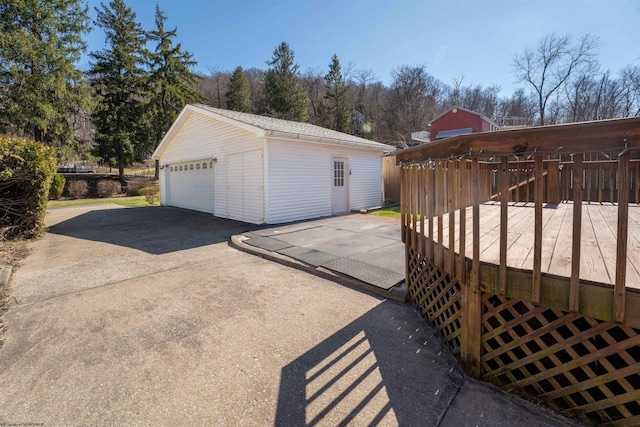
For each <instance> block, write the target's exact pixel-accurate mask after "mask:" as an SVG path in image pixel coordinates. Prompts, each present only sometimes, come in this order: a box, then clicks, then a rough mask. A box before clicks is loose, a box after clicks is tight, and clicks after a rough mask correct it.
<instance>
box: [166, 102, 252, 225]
mask: <svg viewBox="0 0 640 427" xmlns="http://www.w3.org/2000/svg"><path fill="white" fill-rule="evenodd" d="M263 145H264V140H263V139H261V138H258V137H257V136H256V135H255V134H253V133H251V132H248V131H246V130H244V129H240V128H237V127H235V126H231V125H229V124H226V123H223V122H220V121H218V120H215V119H213V118H210V117H207V116H205V115H202V114H198V113H194V112H191V113H190V115H189V116H188V117H187V118H186V120H185V122H184V123H183V124H182V126H181V127H180V129H179V131H178V132H177V134H176V135H175V137H174V138H173V140H172V141H171V144H169V146H168V147H167V149H166V150H165V151H164V152H163V153H162V157H161V159H160V164H161V165H165V167H167V168H168V167H171V166H172V165H178V164H180V163H184V162H186V161H192V160H196V159H213V158H215V159H216V161H215V162H214V163H213V175H214V176H213V186H214V187H213V197H214V203H213V206H214V212H213V214H214V215H216V216H219V217H222V218H234V219H240V218H238V217H237V216H235V215H234V214H231V211H234V209H235V210H236V211H237V209H238V207H237V202H236V201H235V199H234V196H231V203H232V206H231V209H230V208H229V202H228V201H229V197H228V194H229V191H236V189H234V188H230V187H233V181H231V183H230V181H228V180H227V175H228V164H227V159H228V158H229V157H230V156H232V155H234V154H237V153H242V152H247V151H255V150H256V149H262V147H263ZM240 158H241V157H240ZM261 170H262V171H264V167H262V168H261ZM234 172H235V173H238V172H239V173H241V170H240V171H231V175H233V174H234ZM166 181H167V180H165V182H161V187H163V186H164V188H163V190H162V193H165V194H166V195H167V196H168V193H167V189H169V188H170V187H171V182H166ZM239 190H240V191H241V189H239ZM169 191H170V190H169ZM207 191H208V190H207ZM261 200H264V197H263V196H261ZM162 203H163V204H170V205H171V204H172V203H171V201H170V200H169V197H165V200H163V201H162ZM233 203H236V205H235V206H234V205H233ZM240 209H241V210H243V208H240ZM257 210H259V211H260V215H259V216H260V219H259V222H258V223H262V222H264V202H262V205H261V207H255V208H254V211H252V213H251V215H249V217H250V218H252V219H253V218H257V217H258V215H254V213H255V211H257ZM242 217H244V214H243V215H242ZM240 220H242V219H240Z"/></svg>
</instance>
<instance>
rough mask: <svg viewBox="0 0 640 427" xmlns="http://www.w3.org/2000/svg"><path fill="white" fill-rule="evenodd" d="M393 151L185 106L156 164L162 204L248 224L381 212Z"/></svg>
mask: <svg viewBox="0 0 640 427" xmlns="http://www.w3.org/2000/svg"><path fill="white" fill-rule="evenodd" d="M394 149H395V148H394V147H392V146H389V145H385V144H380V143H377V142H373V141H369V140H366V139H363V138H358V137H355V136H352V135H347V134H344V133H341V132H336V131H333V130H329V129H325V128H321V127H319V126H314V125H311V124H308V123H299V122H292V121H287V120H280V119H274V118H271V117H264V116H256V115H253V114H246V113H240V112H237V111H229V110H223V109H219V108H213V107H208V106H206V105H187V106H186V107H185V108H184V109H183V110H182V112H181V113H180V115H179V116H178V118H177V119H176V121H175V123H174V124H173V126H171V129H169V132H167V135H166V136H165V137H164V139H163V140H162V142H161V143H160V145H159V146H158V148H157V149H156V151H155V152H154V153H153V159H155V160H158V161H159V163H160V169H161V170H160V203H161V204H162V205H165V206H177V207H181V208H185V209H192V210H196V211H201V212H208V213H211V214H213V215H215V216H218V217H222V218H229V219H235V220H238V221H245V222H250V223H253V224H263V223H267V224H278V223H283V222H290V221H295V220H301V219H309V218H317V217H321V216H329V215H333V214H338V213H344V212H348V211H350V210H356V209H366V208H371V207H376V206H380V205H381V204H382V201H383V194H382V188H383V182H382V156H383V154H384V153H385V152H389V151H393V150H394Z"/></svg>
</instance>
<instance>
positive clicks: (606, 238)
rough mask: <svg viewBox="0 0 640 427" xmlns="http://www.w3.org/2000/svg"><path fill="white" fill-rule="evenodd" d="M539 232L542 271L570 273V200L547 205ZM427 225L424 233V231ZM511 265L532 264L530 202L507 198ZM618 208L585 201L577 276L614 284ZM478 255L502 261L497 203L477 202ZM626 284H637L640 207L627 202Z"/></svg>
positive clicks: (469, 213)
mask: <svg viewBox="0 0 640 427" xmlns="http://www.w3.org/2000/svg"><path fill="white" fill-rule="evenodd" d="M542 215H543V224H544V227H543V231H542V272H543V273H549V274H554V275H558V276H563V277H571V248H572V246H571V245H572V226H573V225H572V217H573V204H572V203H561V204H559V205H557V206H555V207H545V208H544V209H543V212H542ZM459 218H460V213H459V212H458V211H456V213H455V222H454V224H455V230H454V233H455V236H456V238H455V252H456V253H459V249H460V248H459V236H458V230H459ZM472 218H473V215H472V208H470V207H469V208H467V214H466V221H467V225H466V230H467V233H466V235H467V237H466V254H467V256H469V254H471V253H472V248H473V239H472V236H471V233H472V230H473V226H472ZM443 219H444V221H443V232H442V242H443V245H444V246H445V247H447V248H448V246H449V244H448V243H449V218H448V214H444V218H443ZM427 228H428V227H427V224H425V234H426V233H428V230H427ZM433 228H434V230H433V240H434V241H435V242H439V241H440V239H439V238H438V224H437V221H434V227H433ZM507 229H508V245H507V246H508V251H507V265H508V266H509V267H513V268H518V269H523V270H532V269H533V240H534V205H533V203H510V204H509V209H508V227H507ZM616 230H617V207H616V205H614V204H612V203H603V204H600V203H591V204H589V203H584V204H583V210H582V242H581V256H580V279H582V280H588V281H591V282H599V283H603V284H607V285H613V284H614V282H615V268H616V242H617V239H616ZM480 260H481V262H485V263H491V264H495V265H499V264H500V204H499V203H497V202H487V203H484V204H481V205H480ZM627 260H628V263H627V282H626V286H627V288H634V289H640V206H639V205H630V206H629V246H628V252H627Z"/></svg>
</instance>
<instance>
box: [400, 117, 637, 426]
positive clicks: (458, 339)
mask: <svg viewBox="0 0 640 427" xmlns="http://www.w3.org/2000/svg"><path fill="white" fill-rule="evenodd" d="M639 149H640V119H639V118H633V119H625V120H609V121H603V122H589V123H581V124H571V125H559V126H549V127H541V128H530V129H521V130H514V131H503V132H493V133H485V134H471V135H463V136H459V137H455V138H451V139H449V140H444V141H441V142H436V143H433V144H427V145H423V146H420V147H414V148H411V149H407V150H403V151H401V152H399V153H397V159H398V162H399V164H400V165H401V167H402V171H401V216H402V237H403V241H404V242H405V245H406V254H407V263H406V269H407V287H408V291H409V295H410V297H411V298H412V300H413V301H414V302H415V303H416V304H417V305H418V306H419V307H420V309H421V310H422V312H423V314H424V315H425V316H426V317H427V318H428V319H429V320H431V321H433V322H434V323H436V325H437V327H438V330H439V331H440V332H441V334H442V335H443V337H444V338H445V341H447V342H448V343H449V344H450V346H451V347H452V349H453V350H454V351H457V352H459V354H460V357H461V360H462V362H463V365H464V366H465V369H466V370H467V371H468V373H470V374H471V375H472V376H474V377H477V378H482V377H486V378H496V377H499V376H501V375H502V376H504V375H507V374H505V372H507V371H509V372H515V371H512V370H510V368H509V367H507V366H502V367H500V366H498V365H500V364H504V362H501V360H503V359H499V358H497V359H496V358H494V359H492V358H491V357H493V356H492V355H493V353H496V352H499V351H501V350H500V347H501V345H494V344H492V340H494V341H495V339H497V338H496V335H495V334H497V333H506V332H505V331H506V329H505V328H507V327H516V324H518V319H516V320H509V319H507V320H505V319H504V318H503V317H504V316H503V317H501V316H498V319H499V320H495V313H496V312H495V310H498V308H495V309H494V308H493V307H497V306H498V305H499V306H500V307H515V305H514V304H524V306H526V307H528V308H527V309H526V310H525V309H522V310H524V311H527V312H531V313H533V312H536V313H539V312H541V310H542V308H544V309H545V310H546V309H550V310H560V311H559V312H558V313H561V314H558V315H557V316H559V317H562V318H563V319H565V320H563V321H562V322H564V323H562V325H560V326H558V327H564V328H567V327H568V326H567V322H570V321H572V322H574V321H575V316H576V315H579V316H584V318H585V319H595V320H588V321H589V322H596V323H597V322H602V321H604V322H611V324H612V325H613V326H612V328H613V327H615V325H620V327H628V328H636V329H630V330H632V331H635V332H633V333H630V334H631V335H633V337H634V338H633V339H632V340H631V341H628V340H626V341H624V344H621V343H620V342H618V343H617V344H614V343H613V342H612V343H611V346H612V351H613V352H616V351H619V350H620V349H621V348H625V349H627V348H628V347H629V346H630V345H632V347H633V348H634V349H635V350H634V351H638V352H640V347H639V345H638V344H640V330H638V328H640V293H638V291H637V290H635V289H630V288H628V287H627V286H626V285H627V283H626V272H627V255H628V232H629V203H630V202H633V203H638V202H640V198H639V195H640V185H639V183H640V179H639V178H640V161H639V160H637V158H638V157H640V150H639ZM585 159H588V160H586V161H585ZM491 201H493V203H499V205H500V213H499V216H498V217H497V218H496V219H495V221H497V223H498V229H499V237H498V239H499V262H497V263H495V264H491V265H487V264H486V263H484V262H483V261H482V260H481V254H480V248H481V242H480V239H481V233H480V224H481V217H480V215H481V209H480V207H481V205H482V204H483V203H485V202H491ZM560 203H567V204H570V205H571V208H572V209H571V212H572V213H571V215H572V222H571V224H572V227H571V234H570V235H571V251H570V252H571V256H570V258H571V261H570V262H571V269H570V271H571V273H570V275H569V276H568V277H558V276H557V275H552V274H549V273H548V272H546V271H544V270H543V267H542V255H543V253H542V251H543V226H544V224H543V207H544V206H545V205H546V206H547V207H553V206H554V205H558V204H560ZM584 203H608V204H610V205H612V206H615V209H617V226H616V230H617V233H616V242H615V247H612V248H610V249H611V250H612V251H615V253H616V257H615V280H614V283H613V286H611V285H607V284H602V283H593V282H590V281H589V280H584V279H581V276H580V265H581V249H582V245H581V242H582V237H583V230H582V224H583V220H582V219H583V218H582V215H583V208H582V207H583V204H584ZM523 205H526V206H532V207H533V210H534V215H533V217H534V220H533V223H532V224H531V228H532V233H531V242H530V248H529V250H530V251H531V252H532V253H533V263H532V268H531V270H524V271H523V270H521V269H517V268H512V267H511V266H509V264H508V262H507V260H508V255H509V254H508V230H509V223H508V219H509V210H510V209H514V207H517V206H523ZM469 216H470V218H469ZM468 227H470V228H471V230H468V229H467V228H468ZM445 231H446V232H445ZM469 237H470V238H471V240H472V242H467V241H466V239H467V238H469ZM468 243H471V244H468ZM469 248H470V249H471V250H470V253H468V250H469ZM505 304H506V305H505ZM536 307H541V309H537V308H536ZM500 309H501V310H502V308H500ZM505 310H506V309H505ZM501 313H502V312H501ZM562 313H564V314H562ZM491 316H494V317H491ZM505 316H506V315H505ZM572 316H573V317H572ZM524 317H526V316H524ZM490 318H491V319H493V320H492V321H489V320H487V319H490ZM568 319H573V320H568ZM487 322H489V323H487ZM492 322H493V323H495V322H498V323H500V322H503V323H504V324H503V325H502V326H495V325H493V323H492ZM541 322H542V323H544V322H545V320H544V319H542V320H541ZM557 322H560V321H557ZM557 322H556V323H557ZM518 325H519V326H518V328H521V329H523V330H525V329H527V330H528V329H531V328H530V326H527V324H526V323H524V324H522V323H521V324H518ZM494 328H497V329H495V331H498V332H493V329H494ZM545 328H546V327H544V326H543V327H542V329H543V330H544V329H545ZM599 328H602V327H599ZM507 329H508V328H507ZM636 332H637V334H636ZM531 334H532V336H533V337H534V338H531V339H535V340H537V341H536V346H541V345H542V344H540V342H539V336H538V338H535V336H537V335H536V334H537V332H531ZM500 336H501V335H500ZM514 336H517V337H524V335H522V334H519V333H518V334H516V333H514ZM520 339H524V338H520ZM630 339H631V338H630ZM505 345H506V344H505V343H503V345H502V346H505ZM506 347H507V348H510V347H509V346H508V345H507V346H506ZM543 347H544V346H543ZM565 350H566V349H564V350H563V351H565ZM510 351H511V350H510ZM519 351H520V352H521V353H522V354H523V355H522V357H520V359H522V358H524V359H522V360H529V359H531V360H529V362H530V363H533V362H532V360H533V356H532V355H531V353H532V350H531V348H529V347H526V346H523V347H521V348H520V350H519ZM540 351H541V357H542V358H544V357H547V358H548V357H550V354H555V353H553V352H554V351H558V349H557V344H553V345H550V347H549V348H545V349H542V350H540ZM527 354H529V356H527ZM634 354H635V353H634ZM639 355H640V353H639ZM501 357H502V356H501ZM576 357H577V356H576ZM492 363H493V364H495V363H497V364H498V365H496V366H493V365H492ZM522 363H524V362H519V361H514V362H513V365H509V366H514V367H518V366H521V364H522ZM536 363H542V365H544V364H545V363H546V362H544V361H542V362H536ZM542 365H541V366H542ZM527 366H528V365H527ZM541 366H540V368H541ZM567 366H569V365H567ZM571 366H573V365H571ZM514 369H515V368H514ZM518 369H520V368H518ZM527 369H529V368H527ZM530 369H534V368H530ZM536 369H537V368H536ZM558 369H561V368H558ZM567 369H569V368H567ZM585 369H586V368H585ZM612 369H613V368H612ZM634 369H635V371H640V359H639V360H636V364H635V368H634ZM613 370H615V369H613ZM586 371H589V369H586ZM518 372H519V371H518ZM526 372H529V371H527V370H525V373H526ZM532 372H533V371H532ZM563 372H564V371H563ZM590 372H591V371H589V372H587V374H585V375H586V376H587V377H589V378H590V379H589V381H590V382H589V381H587V383H589V384H591V386H594V384H595V383H597V384H596V385H600V383H598V382H597V381H596V380H595V379H594V378H599V377H598V375H596V374H593V373H592V372H591V373H590ZM509 375H511V374H509ZM514 375H515V374H514ZM518 375H522V374H518ZM532 375H533V374H532ZM541 375H542V374H538V376H541ZM563 375H564V374H563ZM634 375H640V372H635V373H634ZM534 377H535V375H534ZM509 378H510V380H509V381H507V382H511V383H513V382H516V383H518V381H521V379H518V378H519V377H518V376H515V377H509ZM545 378H546V377H545ZM638 378H640V376H639V377H638ZM605 379H606V378H605ZM605 379H603V380H602V381H605ZM546 380H548V378H546V379H545V381H546ZM522 381H524V380H522ZM554 381H555V380H554ZM594 381H595V383H594ZM556 382H557V381H556ZM577 382H578V381H577V380H576V383H577ZM540 384H542V383H540ZM540 384H539V387H538V389H536V390H537V391H536V392H532V393H533V394H534V395H537V394H536V393H537V392H540V393H542V391H541V390H542V389H544V387H546V386H545V385H544V384H542V385H540ZM558 384H559V383H558ZM558 387H559V388H562V387H560V386H558ZM558 387H555V388H554V389H555V390H556V391H544V390H543V391H544V393H542V395H547V394H548V395H553V393H558V392H557V389H558ZM625 387H626V386H625ZM630 388H631V389H632V390H629V393H631V394H630V395H625V396H626V397H625V398H627V397H629V396H631V398H632V399H636V400H637V399H638V397H640V384H636V385H635V386H630ZM585 393H586V392H585ZM585 396H586V395H585ZM585 399H586V397H585ZM542 400H544V399H542ZM569 400H571V399H569ZM614 400H615V402H619V401H622V400H624V398H620V397H618V398H617V400H616V399H614ZM553 402H555V401H551V403H550V406H552V407H554V408H556V406H554V405H556V404H555V403H553ZM571 402H573V401H571ZM571 402H570V403H568V404H567V405H568V406H569V407H571V406H572V405H573V406H576V405H577V403H576V404H575V405H574V403H575V402H573V403H571ZM612 402H613V400H612ZM615 402H614V403H615ZM546 403H549V402H548V401H546ZM614 403H611V404H612V405H613V404H614ZM563 405H564V403H563ZM578 406H579V405H578ZM592 406H593V405H592ZM596 406H597V405H596ZM614 406H615V405H614ZM591 409H592V408H591ZM608 410H609V409H608ZM616 410H619V411H620V413H621V414H622V415H621V417H623V418H626V419H627V421H628V417H637V418H633V419H635V420H638V421H639V422H640V409H638V413H637V414H636V413H634V412H633V411H632V412H631V413H630V415H629V414H627V413H626V412H625V410H624V409H620V408H618V409H616ZM587 412H588V411H587ZM603 414H604V413H602V414H601V413H599V412H598V417H599V418H598V417H596V418H595V419H600V420H602V419H605V420H606V419H607V417H608V415H606V414H604V415H603ZM614 418H615V417H614Z"/></svg>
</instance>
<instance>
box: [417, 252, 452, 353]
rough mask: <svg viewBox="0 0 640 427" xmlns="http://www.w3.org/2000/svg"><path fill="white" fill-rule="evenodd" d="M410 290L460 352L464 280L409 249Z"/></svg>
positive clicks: (429, 318) (418, 304)
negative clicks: (462, 285)
mask: <svg viewBox="0 0 640 427" xmlns="http://www.w3.org/2000/svg"><path fill="white" fill-rule="evenodd" d="M408 262H409V264H408V267H409V268H408V272H407V278H408V293H409V297H410V298H411V301H412V302H413V303H415V304H416V305H417V306H418V308H419V309H420V312H421V313H422V315H423V316H425V318H426V319H427V320H428V321H429V322H431V323H432V324H433V325H434V326H435V327H436V329H437V331H438V332H439V333H440V335H441V336H442V338H443V340H444V342H445V343H446V344H447V345H448V346H449V348H450V349H451V350H452V351H453V353H459V351H460V315H461V313H462V311H461V298H460V295H461V293H460V283H459V282H458V280H456V279H455V278H453V277H451V276H449V275H448V274H446V273H445V272H444V271H443V270H441V269H439V268H437V267H435V266H434V265H433V264H432V263H431V262H429V261H428V260H426V259H425V258H424V257H423V256H422V255H420V254H419V253H418V252H417V251H416V250H414V249H412V248H409V252H408Z"/></svg>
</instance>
